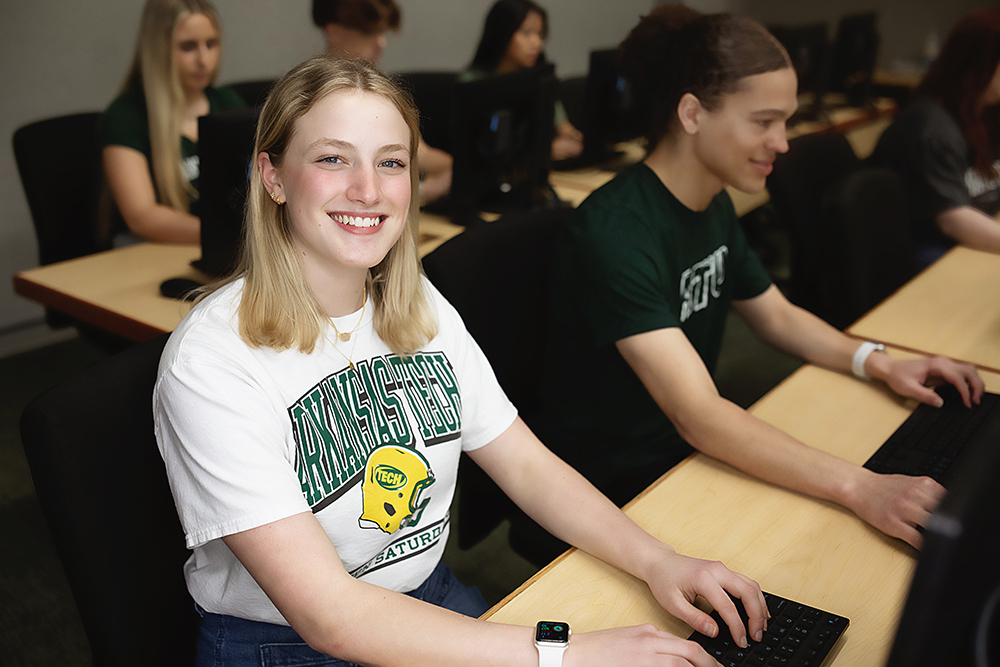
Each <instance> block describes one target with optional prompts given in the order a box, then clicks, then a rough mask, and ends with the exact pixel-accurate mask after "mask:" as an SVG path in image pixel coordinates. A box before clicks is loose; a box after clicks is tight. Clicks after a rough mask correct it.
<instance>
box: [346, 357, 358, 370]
mask: <svg viewBox="0 0 1000 667" xmlns="http://www.w3.org/2000/svg"><path fill="white" fill-rule="evenodd" d="M347 365H348V366H350V367H351V370H352V371H354V372H355V373H357V372H358V369H357V368H355V367H354V362H353V361H351V360H350V359H348V360H347Z"/></svg>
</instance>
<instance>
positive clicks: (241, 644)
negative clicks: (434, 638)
mask: <svg viewBox="0 0 1000 667" xmlns="http://www.w3.org/2000/svg"><path fill="white" fill-rule="evenodd" d="M407 595H409V596H410V597H414V598H416V599H418V600H423V601H424V602H429V603H430V604H433V605H437V606H438V607H444V608H445V609H450V610H452V611H457V612H458V613H460V614H465V615H466V616H475V617H478V616H482V615H483V614H484V613H486V610H487V609H489V605H488V604H486V600H485V599H483V596H482V594H480V592H479V589H478V588H475V587H471V588H470V587H467V586H464V585H462V583H461V582H460V581H459V580H458V579H456V578H455V575H454V574H453V573H452V571H451V570H450V569H449V568H448V566H447V565H445V564H444V563H438V566H437V567H436V568H434V571H433V572H431V576H429V577H427V580H426V581H424V583H422V584H420V586H419V587H417V588H416V589H414V590H412V591H410V592H409V593H407ZM198 613H199V614H200V615H201V631H200V634H199V636H198V656H197V659H196V660H195V667H351V666H353V665H355V663H353V662H347V661H346V660H338V659H337V658H332V657H330V656H328V655H326V654H324V653H320V652H318V651H314V650H313V649H311V648H309V646H308V644H306V643H305V642H304V641H303V640H302V638H301V637H300V636H299V635H298V633H296V632H295V630H292V629H291V628H290V627H288V626H287V625H274V624H273V623H262V622H260V621H248V620H246V619H242V618H236V617H235V616H225V615H221V614H210V613H208V612H206V611H204V610H202V609H201V608H199V609H198Z"/></svg>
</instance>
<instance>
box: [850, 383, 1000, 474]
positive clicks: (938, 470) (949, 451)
mask: <svg viewBox="0 0 1000 667" xmlns="http://www.w3.org/2000/svg"><path fill="white" fill-rule="evenodd" d="M937 392H938V393H939V394H940V395H941V397H942V398H944V405H943V406H941V407H940V408H933V407H931V406H929V405H925V404H923V403H921V404H920V405H918V406H917V409H916V410H914V411H913V414H911V415H910V416H909V417H908V418H907V419H906V421H905V422H903V424H902V425H901V426H900V427H899V428H898V429H896V432H895V433H893V434H892V435H891V436H889V439H888V440H886V441H885V444H883V445H882V446H881V447H880V448H879V450H878V451H877V452H875V453H874V454H873V455H872V457H871V458H870V459H868V461H867V463H865V467H866V468H868V469H869V470H874V471H875V472H879V473H900V474H903V475H916V476H920V475H927V476H928V477H933V478H934V479H936V480H937V481H938V482H940V483H941V484H943V485H945V486H948V482H949V481H950V476H949V473H950V472H953V471H954V470H955V469H957V467H958V466H956V465H955V464H956V463H958V462H959V461H961V460H963V458H964V457H965V456H966V455H967V453H968V451H969V447H968V444H969V443H970V442H972V441H973V440H974V438H975V436H976V434H977V432H978V431H979V430H980V428H982V427H983V426H984V425H986V424H987V423H989V421H990V420H991V419H996V418H998V417H1000V415H997V414H994V413H996V410H997V406H1000V395H998V394H988V393H985V392H984V393H983V398H982V401H981V402H980V403H979V405H974V406H973V407H972V408H971V409H970V408H967V407H965V405H964V404H963V403H962V397H961V395H960V394H959V393H958V390H957V389H955V388H954V387H953V386H951V385H942V386H941V387H938V389H937Z"/></svg>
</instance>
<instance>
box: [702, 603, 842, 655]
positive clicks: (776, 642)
mask: <svg viewBox="0 0 1000 667" xmlns="http://www.w3.org/2000/svg"><path fill="white" fill-rule="evenodd" d="M764 599H765V600H766V601H767V608H768V611H770V612H771V620H769V621H768V622H767V632H765V633H764V636H763V637H762V638H761V641H760V642H755V641H753V640H750V642H749V646H748V647H747V648H740V647H739V646H737V644H736V642H735V641H734V640H733V636H732V634H730V632H729V628H728V626H727V625H726V624H725V622H724V621H723V620H722V617H721V616H719V613H718V612H716V611H713V612H712V618H713V619H715V622H716V623H718V624H719V634H718V636H716V637H707V636H705V635H703V634H701V633H700V632H695V633H693V634H692V635H691V636H690V637H688V639H690V640H692V641H695V642H697V643H699V644H701V645H702V646H703V647H704V648H705V650H706V651H708V654H709V655H710V656H712V657H713V658H715V659H716V660H718V661H719V662H720V663H721V664H722V665H724V667H737V666H741V667H742V666H743V665H755V666H759V665H764V666H765V667H819V665H821V664H823V660H825V659H826V656H827V655H828V654H829V653H830V649H832V648H833V645H834V644H836V643H837V639H838V638H839V637H840V635H842V634H843V632H844V630H846V629H847V624H848V623H849V621H848V620H847V619H846V618H844V617H843V616H837V615H835V614H831V613H830V612H828V611H822V610H820V609H816V608H815V607H810V606H809V605H804V604H801V603H799V602H793V601H792V600H788V599H786V598H783V597H781V596H780V595H775V594H773V593H764ZM735 602H736V608H737V609H739V610H740V618H741V619H743V624H744V625H746V622H747V615H746V612H745V611H744V610H743V604H742V603H741V602H740V601H739V600H736V601H735ZM748 632H749V631H748Z"/></svg>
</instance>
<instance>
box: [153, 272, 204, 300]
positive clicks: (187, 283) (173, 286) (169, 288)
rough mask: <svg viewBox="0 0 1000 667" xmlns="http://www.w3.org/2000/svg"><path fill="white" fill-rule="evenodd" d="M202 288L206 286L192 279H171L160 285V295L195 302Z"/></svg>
mask: <svg viewBox="0 0 1000 667" xmlns="http://www.w3.org/2000/svg"><path fill="white" fill-rule="evenodd" d="M202 287H204V285H202V284H201V283H200V282H198V281H197V280H192V279H191V278H169V279H167V280H164V281H163V282H162V283H160V294H162V295H163V296H165V297H167V298H169V299H180V300H181V301H193V300H194V298H195V297H196V296H198V290H199V289H201V288H202Z"/></svg>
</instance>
